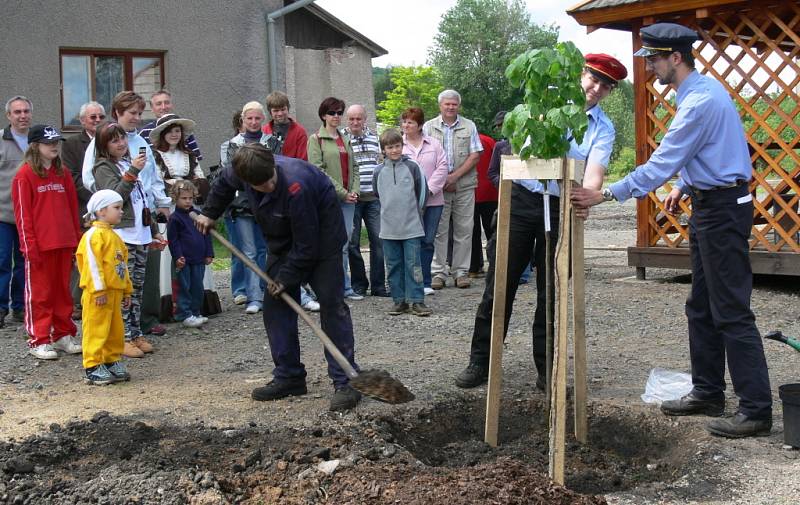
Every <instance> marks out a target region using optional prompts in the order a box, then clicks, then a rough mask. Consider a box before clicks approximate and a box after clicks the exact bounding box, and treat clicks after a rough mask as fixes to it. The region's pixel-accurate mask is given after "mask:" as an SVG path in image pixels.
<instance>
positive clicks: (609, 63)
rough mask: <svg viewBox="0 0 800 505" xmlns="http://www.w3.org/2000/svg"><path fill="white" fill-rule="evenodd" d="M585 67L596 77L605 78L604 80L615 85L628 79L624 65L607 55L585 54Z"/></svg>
mask: <svg viewBox="0 0 800 505" xmlns="http://www.w3.org/2000/svg"><path fill="white" fill-rule="evenodd" d="M585 58H586V67H587V68H588V69H590V70H592V71H593V72H596V73H597V75H598V77H601V78H602V77H605V78H606V79H608V80H610V81H612V82H613V83H616V82H617V81H621V80H622V79H624V78H626V77H628V71H627V70H626V69H625V65H623V64H622V63H620V62H619V60H618V59H616V58H614V57H613V56H609V55H607V54H602V53H600V54H587V55H586V56H585Z"/></svg>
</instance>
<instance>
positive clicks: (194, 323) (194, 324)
mask: <svg viewBox="0 0 800 505" xmlns="http://www.w3.org/2000/svg"><path fill="white" fill-rule="evenodd" d="M182 322H183V325H184V326H186V327H187V328H198V327H200V325H201V324H203V322H202V321H201V320H200V318H198V317H194V316H189V317H187V318H186V319H184V320H183V321H182Z"/></svg>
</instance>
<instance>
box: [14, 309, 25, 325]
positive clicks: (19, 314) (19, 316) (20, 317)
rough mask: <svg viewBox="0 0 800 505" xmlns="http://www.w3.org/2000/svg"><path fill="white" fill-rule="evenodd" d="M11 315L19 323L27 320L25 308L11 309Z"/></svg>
mask: <svg viewBox="0 0 800 505" xmlns="http://www.w3.org/2000/svg"><path fill="white" fill-rule="evenodd" d="M11 317H12V319H14V321H16V322H18V323H24V322H25V310H24V309H12V310H11Z"/></svg>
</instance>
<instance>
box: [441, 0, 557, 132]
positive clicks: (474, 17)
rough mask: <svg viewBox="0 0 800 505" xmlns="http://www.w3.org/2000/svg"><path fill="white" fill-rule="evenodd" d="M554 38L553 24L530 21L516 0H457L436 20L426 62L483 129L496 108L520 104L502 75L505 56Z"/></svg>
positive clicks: (549, 44) (488, 125) (508, 60)
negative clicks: (457, 94) (434, 32)
mask: <svg viewBox="0 0 800 505" xmlns="http://www.w3.org/2000/svg"><path fill="white" fill-rule="evenodd" d="M557 41H558V28H557V27H555V26H552V25H551V26H540V25H537V24H535V23H533V22H532V21H531V19H530V16H529V15H528V12H527V10H526V7H525V3H524V2H523V1H522V0H458V1H457V2H456V5H455V6H453V7H452V8H451V9H450V10H449V11H447V12H446V13H445V15H444V16H443V17H442V20H441V22H440V23H439V30H438V33H437V35H436V37H435V38H434V44H433V47H432V48H431V50H430V53H429V63H430V64H432V65H433V66H434V67H436V68H437V69H438V70H439V73H440V74H441V76H442V82H443V84H444V86H445V87H447V88H452V89H455V90H456V91H458V92H459V93H461V99H462V104H463V105H462V112H463V114H464V116H465V117H468V118H470V119H472V120H473V121H475V123H476V124H477V125H478V129H479V130H481V131H489V130H490V129H491V126H492V124H491V122H492V118H493V117H494V115H495V113H496V112H497V111H498V110H511V109H513V108H514V106H515V105H517V104H518V103H520V102H522V91H521V90H520V89H517V88H514V87H513V86H511V84H510V83H509V82H508V80H506V78H505V75H504V71H505V69H506V67H507V66H508V64H509V63H511V60H512V59H514V58H515V57H516V56H517V55H519V54H521V53H523V52H525V51H527V50H529V49H536V48H542V47H553V46H554V45H555V44H556V42H557Z"/></svg>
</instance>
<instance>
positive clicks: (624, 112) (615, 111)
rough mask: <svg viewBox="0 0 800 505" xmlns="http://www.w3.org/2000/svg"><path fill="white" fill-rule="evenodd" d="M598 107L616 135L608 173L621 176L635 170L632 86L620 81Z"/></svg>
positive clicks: (628, 82)
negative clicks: (612, 126) (606, 117)
mask: <svg viewBox="0 0 800 505" xmlns="http://www.w3.org/2000/svg"><path fill="white" fill-rule="evenodd" d="M600 107H601V108H602V109H603V111H604V112H605V113H606V115H608V118H609V119H611V123H612V124H613V125H614V129H615V130H616V133H617V136H616V138H615V139H614V151H613V152H612V153H611V163H610V165H609V167H608V171H609V173H610V174H613V175H615V176H623V175H625V174H627V173H628V172H630V171H632V170H633V169H634V168H636V148H635V142H636V134H635V131H634V130H635V126H634V116H633V84H631V83H630V81H620V82H619V84H618V85H617V87H616V89H614V91H612V92H611V94H610V95H608V96H607V97H606V98H605V100H603V101H602V102H601V103H600Z"/></svg>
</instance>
